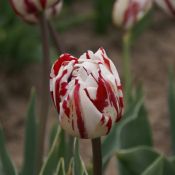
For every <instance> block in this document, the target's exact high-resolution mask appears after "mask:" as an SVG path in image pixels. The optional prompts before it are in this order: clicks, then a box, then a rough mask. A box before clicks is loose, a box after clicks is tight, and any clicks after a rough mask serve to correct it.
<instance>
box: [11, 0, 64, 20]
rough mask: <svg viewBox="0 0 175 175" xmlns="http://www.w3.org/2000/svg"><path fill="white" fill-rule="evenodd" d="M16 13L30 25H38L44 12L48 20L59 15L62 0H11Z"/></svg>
mask: <svg viewBox="0 0 175 175" xmlns="http://www.w3.org/2000/svg"><path fill="white" fill-rule="evenodd" d="M9 1H10V4H11V6H12V7H13V9H14V11H15V13H16V14H17V15H18V16H20V17H21V18H22V19H23V20H25V21H27V22H29V23H37V22H38V18H39V14H40V13H41V12H44V13H45V14H46V18H47V19H49V18H52V17H54V16H56V15H58V14H59V13H60V11H61V8H62V0H9Z"/></svg>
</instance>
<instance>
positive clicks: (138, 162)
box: [117, 146, 159, 175]
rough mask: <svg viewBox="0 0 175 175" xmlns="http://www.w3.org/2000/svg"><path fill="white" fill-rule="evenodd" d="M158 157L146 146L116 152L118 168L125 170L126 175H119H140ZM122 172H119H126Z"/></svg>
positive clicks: (122, 174)
mask: <svg viewBox="0 0 175 175" xmlns="http://www.w3.org/2000/svg"><path fill="white" fill-rule="evenodd" d="M158 157H159V154H158V153H157V152H155V151H154V150H153V149H151V148H149V147H146V146H141V147H136V148H131V149H127V150H119V151H118V152H117V159H118V162H119V166H120V167H121V169H122V170H123V169H124V170H127V173H125V174H124V173H121V175H131V174H135V175H140V174H141V173H142V172H143V171H145V170H146V168H147V167H148V166H149V165H151V164H152V163H153V162H154V161H155V160H156V159H157V158H158ZM124 170H123V171H121V172H126V171H124Z"/></svg>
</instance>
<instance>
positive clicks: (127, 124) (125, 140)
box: [118, 100, 153, 149]
mask: <svg viewBox="0 0 175 175" xmlns="http://www.w3.org/2000/svg"><path fill="white" fill-rule="evenodd" d="M118 142H119V147H120V148H122V149H126V148H132V147H135V146H141V145H147V146H152V145H153V143H152V134H151V128H150V124H149V121H148V116H147V111H146V109H145V107H144V104H143V100H141V101H140V102H139V103H138V104H137V106H136V107H135V110H134V113H133V115H132V116H131V117H128V118H127V119H126V120H125V121H124V122H123V123H121V129H120V130H119V133H118Z"/></svg>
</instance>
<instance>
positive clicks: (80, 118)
mask: <svg viewBox="0 0 175 175" xmlns="http://www.w3.org/2000/svg"><path fill="white" fill-rule="evenodd" d="M50 91H51V95H52V99H53V102H54V104H55V107H56V109H57V111H58V113H59V121H60V124H61V126H62V128H63V129H64V130H66V131H67V132H68V133H69V134H70V135H73V136H76V137H80V138H96V137H100V136H104V135H107V134H108V133H109V131H110V130H111V128H112V126H113V124H114V123H116V122H118V121H119V120H120V119H121V117H122V114H123V92H122V85H121V83H120V78H119V75H118V72H117V69H116V67H115V66H114V64H113V62H112V61H111V60H110V59H109V58H108V56H107V55H106V52H105V50H104V49H103V48H100V49H99V50H98V51H97V52H96V53H93V52H92V51H87V52H86V53H84V54H83V55H82V56H81V57H80V58H76V57H74V56H72V55H70V54H63V55H61V56H60V58H58V60H57V61H56V62H55V63H54V64H53V66H52V69H51V74H50Z"/></svg>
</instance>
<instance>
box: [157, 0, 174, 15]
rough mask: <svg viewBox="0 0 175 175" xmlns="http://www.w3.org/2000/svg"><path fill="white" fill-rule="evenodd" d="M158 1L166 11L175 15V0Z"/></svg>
mask: <svg viewBox="0 0 175 175" xmlns="http://www.w3.org/2000/svg"><path fill="white" fill-rule="evenodd" d="M156 3H157V4H158V5H159V6H160V7H161V8H162V9H164V10H165V12H166V13H168V14H170V15H172V16H175V0H156Z"/></svg>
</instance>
